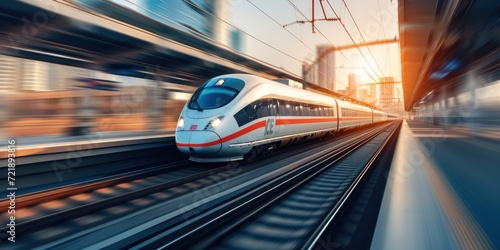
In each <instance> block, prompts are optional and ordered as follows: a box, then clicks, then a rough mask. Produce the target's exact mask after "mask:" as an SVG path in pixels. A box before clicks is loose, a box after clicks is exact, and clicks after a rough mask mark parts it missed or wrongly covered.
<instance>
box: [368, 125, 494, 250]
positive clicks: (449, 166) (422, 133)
mask: <svg viewBox="0 0 500 250" xmlns="http://www.w3.org/2000/svg"><path fill="white" fill-rule="evenodd" d="M499 141H500V140H498V139H497V140H491V139H487V138H482V137H476V136H474V135H472V134H470V133H464V131H455V130H449V129H442V128H440V127H437V126H434V125H429V124H426V123H422V122H417V121H404V122H403V126H402V128H401V133H400V136H399V139H398V143H397V146H396V151H395V154H394V158H393V161H392V166H391V170H390V173H389V174H388V175H387V186H386V188H385V192H384V197H383V200H382V205H381V208H380V212H379V217H378V220H377V225H376V228H375V234H374V237H373V240H372V245H371V249H495V248H498V247H499V246H500V239H499V238H498V237H497V236H498V232H499V231H500V216H498V211H499V210H500V200H499V199H498V192H497V191H498V190H500V182H498V177H499V176H500V168H498V162H500V151H499V150H500V148H499V147H498V145H499V144H498V142H499Z"/></svg>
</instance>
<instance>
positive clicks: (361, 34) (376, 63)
mask: <svg viewBox="0 0 500 250" xmlns="http://www.w3.org/2000/svg"><path fill="white" fill-rule="evenodd" d="M342 2H343V3H344V6H345V7H346V9H347V12H348V13H349V16H351V19H352V21H353V22H354V26H356V29H357V30H358V32H359V35H360V36H361V39H363V42H364V43H366V40H365V37H364V36H363V33H362V32H361V30H360V29H359V26H358V23H357V22H356V20H355V19H354V16H353V15H352V13H351V9H349V6H347V3H346V2H345V0H342ZM330 6H331V5H330ZM367 49H368V52H369V53H370V55H371V56H372V58H373V61H374V62H375V65H377V68H378V70H380V73H382V75H383V74H384V71H383V70H382V69H381V68H380V66H379V65H378V62H377V59H376V58H375V56H373V53H372V51H371V49H370V47H367ZM377 76H378V75H377ZM379 78H380V77H379Z"/></svg>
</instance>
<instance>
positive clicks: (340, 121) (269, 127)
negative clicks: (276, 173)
mask: <svg viewBox="0 0 500 250" xmlns="http://www.w3.org/2000/svg"><path fill="white" fill-rule="evenodd" d="M387 119H388V115H387V114H386V113H384V112H381V111H378V110H373V109H370V108H368V107H365V106H360V105H356V104H352V103H349V102H345V101H342V100H338V99H335V98H332V97H329V96H325V95H321V94H317V93H313V92H310V91H306V90H303V89H297V88H293V87H289V86H287V85H284V84H281V83H278V82H275V81H272V80H268V79H265V78H262V77H258V76H254V75H247V74H229V75H222V76H218V77H214V78H212V79H210V80H208V81H207V82H206V83H204V84H203V85H202V86H200V87H199V88H198V90H197V91H196V92H195V93H194V94H193V95H192V97H191V99H190V100H189V101H188V102H187V103H186V106H185V107H184V109H183V110H182V112H181V114H180V117H179V120H178V123H177V129H176V133H175V142H176V145H177V147H178V149H179V150H180V151H181V152H182V153H185V154H187V155H189V156H190V160H191V161H195V162H226V161H236V160H242V159H246V160H252V159H253V158H255V157H256V156H257V155H259V154H266V153H269V152H272V151H274V150H275V149H276V148H278V147H280V146H284V145H289V144H293V143H297V142H301V141H305V140H310V139H314V138H319V137H322V136H326V135H333V134H336V133H338V132H339V131H342V130H345V129H349V128H352V127H357V126H362V125H367V124H371V123H375V122H382V121H386V120H387Z"/></svg>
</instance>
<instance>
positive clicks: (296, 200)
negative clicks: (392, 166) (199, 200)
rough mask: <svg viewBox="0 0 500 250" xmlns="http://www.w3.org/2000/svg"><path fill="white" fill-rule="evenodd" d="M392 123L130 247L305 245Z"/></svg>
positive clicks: (343, 198) (331, 215)
mask: <svg viewBox="0 0 500 250" xmlns="http://www.w3.org/2000/svg"><path fill="white" fill-rule="evenodd" d="M395 128H396V124H391V125H388V126H384V127H383V128H380V129H378V130H377V131H373V132H370V133H367V134H365V135H363V136H360V137H358V138H356V139H354V140H351V141H349V143H346V145H344V146H343V147H341V148H338V149H336V150H332V151H331V152H328V153H327V154H324V155H323V156H321V157H319V158H318V159H317V160H315V161H313V162H310V163H308V164H304V166H302V167H300V168H297V169H295V170H294V171H290V172H289V173H287V174H285V175H282V176H280V178H276V179H275V180H273V181H272V182H269V183H267V184H266V185H262V186H261V187H259V188H257V189H254V190H252V192H249V193H247V194H245V195H243V196H240V197H239V198H238V199H234V200H232V201H230V202H227V203H225V204H223V205H221V206H220V207H217V208H216V209H214V210H211V211H207V212H205V213H203V214H200V215H199V216H197V217H194V218H191V219H190V220H189V221H186V223H185V225H184V226H182V227H177V228H175V229H172V230H168V231H165V232H163V233H160V234H158V235H157V236H155V237H153V238H150V239H148V240H146V241H144V242H141V243H140V244H137V245H135V246H133V247H132V249H140V248H151V247H152V248H159V249H170V248H195V249H235V248H238V249H245V248H248V249H255V248H258V249H297V248H305V249H311V248H313V247H314V246H315V245H316V244H317V242H318V239H320V237H321V236H322V235H323V233H324V232H325V230H326V228H328V226H329V225H330V222H332V221H334V220H335V219H336V217H337V216H338V214H339V211H340V210H341V209H342V208H343V207H344V206H345V204H347V203H348V202H347V201H348V200H349V199H350V197H351V196H352V194H353V193H354V190H355V189H356V188H357V187H358V186H359V185H360V183H362V182H363V181H364V179H365V177H366V176H367V173H369V172H370V171H371V169H372V168H371V166H372V163H373V161H374V160H375V159H376V158H377V156H378V155H379V154H380V152H382V150H383V148H384V146H385V145H386V143H387V141H388V139H389V138H390V137H391V136H392V135H393V131H394V130H395ZM200 239H203V240H201V241H200ZM128 247H130V246H128Z"/></svg>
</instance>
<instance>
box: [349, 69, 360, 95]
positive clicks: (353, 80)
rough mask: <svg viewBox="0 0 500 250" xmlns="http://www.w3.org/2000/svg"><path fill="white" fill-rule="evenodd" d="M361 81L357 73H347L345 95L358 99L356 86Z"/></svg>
mask: <svg viewBox="0 0 500 250" xmlns="http://www.w3.org/2000/svg"><path fill="white" fill-rule="evenodd" d="M360 82H361V79H360V78H359V76H358V75H357V74H349V75H348V86H347V93H348V94H347V96H349V97H351V98H354V99H357V100H359V95H358V86H359V84H360Z"/></svg>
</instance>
